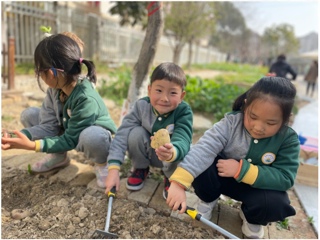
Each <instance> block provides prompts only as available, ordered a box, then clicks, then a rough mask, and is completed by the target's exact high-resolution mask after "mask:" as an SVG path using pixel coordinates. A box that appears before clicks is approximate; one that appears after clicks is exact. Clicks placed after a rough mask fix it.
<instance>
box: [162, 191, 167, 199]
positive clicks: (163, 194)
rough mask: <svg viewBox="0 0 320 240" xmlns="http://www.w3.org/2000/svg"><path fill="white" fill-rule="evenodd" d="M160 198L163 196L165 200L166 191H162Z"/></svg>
mask: <svg viewBox="0 0 320 240" xmlns="http://www.w3.org/2000/svg"><path fill="white" fill-rule="evenodd" d="M162 196H163V198H164V200H167V196H166V191H165V190H163V191H162Z"/></svg>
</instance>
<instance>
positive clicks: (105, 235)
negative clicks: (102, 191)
mask: <svg viewBox="0 0 320 240" xmlns="http://www.w3.org/2000/svg"><path fill="white" fill-rule="evenodd" d="M115 196H116V187H113V188H112V189H111V190H110V192H108V198H109V200H108V201H109V202H108V213H107V217H106V225H105V227H104V231H102V230H99V229H97V230H95V231H94V233H93V234H92V238H93V239H114V238H118V235H117V234H114V233H110V232H109V226H110V219H111V209H112V202H113V198H114V197H115Z"/></svg>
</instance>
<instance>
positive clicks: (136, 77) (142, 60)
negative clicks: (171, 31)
mask: <svg viewBox="0 0 320 240" xmlns="http://www.w3.org/2000/svg"><path fill="white" fill-rule="evenodd" d="M152 9H155V11H154V12H153V13H152V14H151V13H150V14H149V16H148V24H147V29H146V35H145V38H144V41H143V43H142V47H141V50H140V54H139V58H138V61H137V62H136V64H135V66H134V68H133V72H132V80H131V83H130V87H129V91H128V97H127V106H128V108H129V109H131V108H132V106H133V104H134V102H135V101H136V100H137V99H138V96H139V94H140V88H141V86H142V84H143V82H144V81H146V80H147V79H148V73H149V71H150V68H151V66H152V63H153V60H154V57H155V54H156V50H157V47H158V43H159V40H160V37H161V35H162V31H163V13H162V8H161V2H154V4H153V5H152ZM156 9H158V10H156Z"/></svg>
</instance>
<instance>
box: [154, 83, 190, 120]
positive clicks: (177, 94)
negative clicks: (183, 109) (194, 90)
mask: <svg viewBox="0 0 320 240" xmlns="http://www.w3.org/2000/svg"><path fill="white" fill-rule="evenodd" d="M185 94H186V92H185V91H182V88H181V87H180V86H179V85H178V84H176V83H174V82H170V81H167V80H165V79H163V80H155V81H154V82H153V83H152V85H149V86H148V96H149V97H150V102H151V105H152V106H153V107H154V108H155V109H156V110H157V111H158V112H159V114H165V113H168V112H171V111H173V110H174V109H176V108H177V107H178V105H179V104H180V103H181V101H182V100H183V98H184V95H185Z"/></svg>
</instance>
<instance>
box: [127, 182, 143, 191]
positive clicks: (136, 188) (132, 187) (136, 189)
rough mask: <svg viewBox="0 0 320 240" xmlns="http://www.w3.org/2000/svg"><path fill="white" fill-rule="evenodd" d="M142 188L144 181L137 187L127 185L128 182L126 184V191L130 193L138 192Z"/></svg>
mask: <svg viewBox="0 0 320 240" xmlns="http://www.w3.org/2000/svg"><path fill="white" fill-rule="evenodd" d="M143 186H144V181H143V182H142V183H141V184H140V185H138V186H132V185H128V182H127V183H126V187H127V189H128V190H132V191H138V190H140V189H141V188H143Z"/></svg>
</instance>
